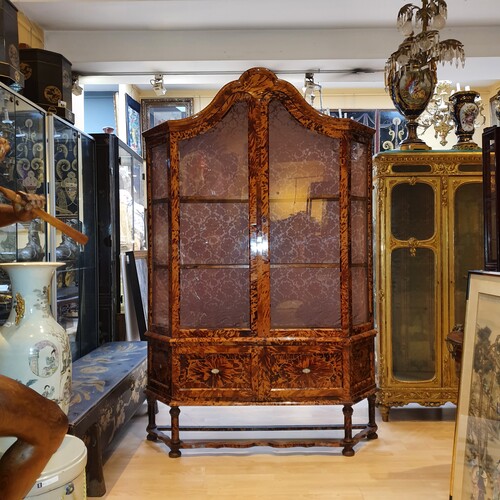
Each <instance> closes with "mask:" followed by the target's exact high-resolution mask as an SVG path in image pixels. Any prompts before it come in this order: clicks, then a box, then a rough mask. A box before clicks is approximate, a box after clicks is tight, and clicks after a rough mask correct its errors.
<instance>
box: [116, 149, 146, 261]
mask: <svg viewBox="0 0 500 500" xmlns="http://www.w3.org/2000/svg"><path fill="white" fill-rule="evenodd" d="M118 144H119V145H118V155H119V171H118V177H119V181H118V182H119V200H120V201H119V204H120V251H121V252H127V251H130V250H145V249H146V226H145V220H144V215H145V202H146V196H145V192H144V191H145V190H144V186H145V174H144V162H143V161H142V158H140V157H138V156H137V155H135V154H134V155H133V154H131V151H130V150H129V149H128V148H127V149H126V148H125V147H124V145H123V144H121V143H118Z"/></svg>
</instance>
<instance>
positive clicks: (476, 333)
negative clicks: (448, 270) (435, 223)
mask: <svg viewBox="0 0 500 500" xmlns="http://www.w3.org/2000/svg"><path fill="white" fill-rule="evenodd" d="M453 448H454V449H453V460H452V476H451V488H450V490H451V491H450V498H451V499H453V500H461V499H464V500H465V499H467V500H468V499H470V498H484V499H485V500H486V499H494V498H500V273H498V272H492V271H491V272H489V271H470V272H469V277H468V290H467V305H466V316H465V325H464V341H463V351H462V372H461V377H460V393H459V399H458V405H457V420H456V427H455V440H454V447H453Z"/></svg>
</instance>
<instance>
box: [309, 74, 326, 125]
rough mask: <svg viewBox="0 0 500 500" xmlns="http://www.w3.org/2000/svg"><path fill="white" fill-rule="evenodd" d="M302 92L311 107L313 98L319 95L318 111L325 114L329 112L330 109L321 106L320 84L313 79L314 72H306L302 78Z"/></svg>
mask: <svg viewBox="0 0 500 500" xmlns="http://www.w3.org/2000/svg"><path fill="white" fill-rule="evenodd" d="M302 94H303V96H304V99H305V100H306V101H307V102H308V103H309V104H310V105H311V106H313V107H315V106H314V99H316V96H319V108H317V109H318V111H319V112H321V113H324V114H326V115H329V114H330V110H329V109H327V108H323V96H322V94H321V85H320V84H319V83H316V82H315V81H314V73H312V72H307V73H306V74H305V78H304V86H303V87H302Z"/></svg>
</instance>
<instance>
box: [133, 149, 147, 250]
mask: <svg viewBox="0 0 500 500" xmlns="http://www.w3.org/2000/svg"><path fill="white" fill-rule="evenodd" d="M145 182H146V176H145V173H144V162H143V161H142V160H138V159H137V158H133V159H132V186H131V193H132V200H133V223H134V233H133V234H134V250H145V249H146V223H145V220H144V219H145V205H146V193H145Z"/></svg>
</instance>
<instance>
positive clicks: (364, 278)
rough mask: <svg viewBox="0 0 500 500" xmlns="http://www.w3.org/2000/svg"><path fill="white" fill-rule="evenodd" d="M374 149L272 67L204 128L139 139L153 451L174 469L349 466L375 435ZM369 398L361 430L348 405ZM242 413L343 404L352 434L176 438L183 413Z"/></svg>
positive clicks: (219, 106)
mask: <svg viewBox="0 0 500 500" xmlns="http://www.w3.org/2000/svg"><path fill="white" fill-rule="evenodd" d="M372 135H373V130H372V129H369V128H367V127H365V126H363V125H361V124H358V123H356V122H354V121H353V120H347V119H336V118H331V117H327V116H325V115H322V114H320V113H318V112H317V111H316V110H314V109H313V108H312V107H310V106H309V105H308V104H307V103H306V102H305V100H304V99H303V98H302V96H301V95H300V94H299V92H298V91H297V90H296V89H295V88H294V87H293V86H292V85H290V84H289V83H287V82H284V81H282V80H279V79H277V78H276V76H275V75H274V74H273V73H271V72H270V71H268V70H266V69H263V68H254V69H252V70H249V71H247V72H245V73H244V74H243V75H242V76H241V77H240V79H239V80H237V81H235V82H232V83H229V84H228V85H226V86H225V87H224V88H223V89H222V90H221V91H220V92H219V93H218V94H217V96H216V97H215V99H214V101H213V102H212V103H211V104H210V105H209V106H208V107H207V108H205V109H204V110H203V111H202V112H200V113H199V114H198V115H196V116H194V117H191V118H186V119H182V120H172V121H168V122H165V123H163V124H160V125H158V126H157V127H155V128H153V129H150V130H148V131H147V132H146V133H145V134H144V137H145V143H146V151H147V180H148V207H149V210H148V235H149V244H148V252H149V283H150V288H149V291H150V292H149V299H150V302H149V322H148V323H149V329H148V332H147V338H148V361H149V363H148V369H149V374H148V385H147V395H148V402H149V418H150V420H149V426H148V439H151V440H157V439H159V440H161V441H163V442H164V443H165V444H167V445H168V446H169V447H170V450H171V451H170V456H171V457H178V456H180V454H181V452H180V448H192V447H199V446H209V447H223V446H231V447H247V446H253V445H271V446H279V447H285V446H293V445H299V446H314V445H321V446H340V447H342V448H343V450H342V452H343V454H344V455H347V456H351V455H353V454H354V450H353V445H354V444H356V443H357V442H359V440H361V439H362V438H368V439H373V438H375V437H376V436H377V435H376V430H377V426H376V424H375V411H374V409H375V390H376V388H375V366H374V362H375V360H374V349H375V346H374V343H375V330H374V324H373V307H372V298H373V297H372V244H371V241H372V239H371V236H372V224H371V221H372V210H371V209H372V202H371V140H372ZM365 398H367V399H368V414H369V415H368V417H369V418H368V420H369V421H368V423H367V424H366V425H365V424H363V425H357V426H353V425H352V413H353V408H352V406H353V405H354V404H355V403H357V402H359V401H361V400H363V399H365ZM157 401H161V402H163V403H165V404H167V405H170V407H171V410H170V414H171V434H170V435H168V434H166V433H164V432H163V431H164V430H166V428H165V427H160V426H157V425H156V420H155V419H156V415H155V407H156V403H157ZM231 404H236V405H253V404H266V405H282V404H284V405H293V404H309V405H310V404H332V405H333V404H340V405H343V411H344V422H343V424H341V425H339V426H334V425H333V426H326V427H321V428H322V429H341V430H343V431H344V433H343V438H341V439H334V438H332V439H317V440H315V439H302V440H298V442H294V441H293V440H280V439H274V438H273V439H263V440H261V439H255V440H249V441H237V442H234V441H231V443H230V444H228V442H227V441H224V440H220V441H218V440H217V441H208V442H207V441H199V440H198V441H196V442H194V443H192V442H189V441H184V440H181V439H180V434H179V432H180V430H182V428H180V427H179V413H180V406H183V405H194V406H199V405H221V406H223V405H231ZM221 411H223V410H222V409H221ZM290 411H293V410H290ZM169 428H170V427H169ZM306 428H308V429H309V430H311V429H313V428H314V427H307V426H306V427H298V428H297V427H296V428H295V429H296V430H297V429H306ZM252 429H254V428H253V427H252V428H250V430H252ZM272 429H278V430H279V428H277V427H273V428H272ZM272 429H271V428H268V430H272ZM287 429H289V430H290V429H293V428H287ZM318 429H319V427H318ZM353 429H358V432H357V433H356V434H355V435H354V436H353V432H352V431H353ZM197 430H203V428H198V429H197ZM226 430H227V429H226ZM239 430H241V429H239Z"/></svg>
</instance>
